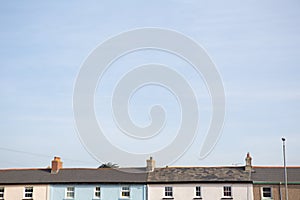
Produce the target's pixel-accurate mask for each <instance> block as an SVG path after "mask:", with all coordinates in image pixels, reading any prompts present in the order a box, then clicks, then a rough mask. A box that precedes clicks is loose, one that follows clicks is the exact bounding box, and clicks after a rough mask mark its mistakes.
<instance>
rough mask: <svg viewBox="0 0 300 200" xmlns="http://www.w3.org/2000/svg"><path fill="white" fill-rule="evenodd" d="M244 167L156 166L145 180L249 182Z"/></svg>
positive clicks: (157, 181) (161, 181) (151, 181)
mask: <svg viewBox="0 0 300 200" xmlns="http://www.w3.org/2000/svg"><path fill="white" fill-rule="evenodd" d="M244 169H245V168H244V167H168V168H156V169H155V170H154V171H153V172H150V173H149V175H148V179H147V182H149V183H163V182H169V183H170V182H174V183H176V182H251V181H250V179H249V173H248V172H246V171H245V170H244Z"/></svg>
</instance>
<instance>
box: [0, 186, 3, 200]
mask: <svg viewBox="0 0 300 200" xmlns="http://www.w3.org/2000/svg"><path fill="white" fill-rule="evenodd" d="M0 199H4V187H0Z"/></svg>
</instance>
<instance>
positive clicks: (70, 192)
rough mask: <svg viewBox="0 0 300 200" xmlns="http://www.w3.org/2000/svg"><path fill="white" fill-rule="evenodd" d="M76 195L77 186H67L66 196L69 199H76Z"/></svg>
mask: <svg viewBox="0 0 300 200" xmlns="http://www.w3.org/2000/svg"><path fill="white" fill-rule="evenodd" d="M74 197H75V188H74V187H67V188H66V198H67V199H74Z"/></svg>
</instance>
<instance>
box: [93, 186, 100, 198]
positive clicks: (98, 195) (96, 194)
mask: <svg viewBox="0 0 300 200" xmlns="http://www.w3.org/2000/svg"><path fill="white" fill-rule="evenodd" d="M94 196H95V199H100V198H101V187H99V186H97V187H95V195H94Z"/></svg>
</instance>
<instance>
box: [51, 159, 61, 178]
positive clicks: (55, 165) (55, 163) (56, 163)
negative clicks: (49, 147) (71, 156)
mask: <svg viewBox="0 0 300 200" xmlns="http://www.w3.org/2000/svg"><path fill="white" fill-rule="evenodd" d="M62 165H63V163H62V162H61V160H60V157H56V156H55V157H54V159H53V160H52V165H51V174H57V173H58V172H59V170H60V169H61V168H62Z"/></svg>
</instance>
